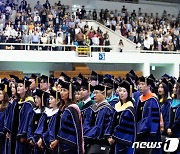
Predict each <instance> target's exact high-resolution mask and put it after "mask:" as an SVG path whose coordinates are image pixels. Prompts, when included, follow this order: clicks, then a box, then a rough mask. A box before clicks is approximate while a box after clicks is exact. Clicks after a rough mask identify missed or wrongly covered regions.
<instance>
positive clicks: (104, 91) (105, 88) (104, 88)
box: [104, 86, 106, 98]
mask: <svg viewBox="0 0 180 154" xmlns="http://www.w3.org/2000/svg"><path fill="white" fill-rule="evenodd" d="M104 93H105V98H106V86H105V87H104Z"/></svg>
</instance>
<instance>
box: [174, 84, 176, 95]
mask: <svg viewBox="0 0 180 154" xmlns="http://www.w3.org/2000/svg"><path fill="white" fill-rule="evenodd" d="M173 94H176V84H174V86H173Z"/></svg>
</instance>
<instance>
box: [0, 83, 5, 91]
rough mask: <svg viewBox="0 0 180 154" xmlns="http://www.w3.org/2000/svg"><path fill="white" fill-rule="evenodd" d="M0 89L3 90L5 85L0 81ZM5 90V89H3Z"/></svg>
mask: <svg viewBox="0 0 180 154" xmlns="http://www.w3.org/2000/svg"><path fill="white" fill-rule="evenodd" d="M0 90H2V91H4V90H5V85H4V84H2V83H0ZM5 92H6V91H5Z"/></svg>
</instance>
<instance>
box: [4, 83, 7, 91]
mask: <svg viewBox="0 0 180 154" xmlns="http://www.w3.org/2000/svg"><path fill="white" fill-rule="evenodd" d="M4 86H5V87H4V92H5V93H7V85H6V84H5V85H4Z"/></svg>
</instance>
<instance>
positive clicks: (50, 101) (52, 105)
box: [49, 96, 58, 108]
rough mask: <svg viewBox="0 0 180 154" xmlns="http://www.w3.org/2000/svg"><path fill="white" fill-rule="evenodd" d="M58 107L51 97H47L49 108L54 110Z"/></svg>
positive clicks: (54, 99)
mask: <svg viewBox="0 0 180 154" xmlns="http://www.w3.org/2000/svg"><path fill="white" fill-rule="evenodd" d="M57 106H58V101H57V100H56V98H54V97H53V96H50V97H49V107H50V108H56V107H57Z"/></svg>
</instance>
